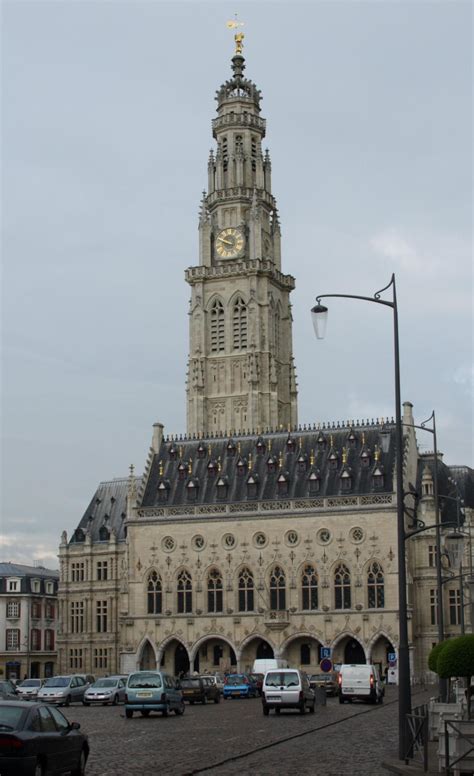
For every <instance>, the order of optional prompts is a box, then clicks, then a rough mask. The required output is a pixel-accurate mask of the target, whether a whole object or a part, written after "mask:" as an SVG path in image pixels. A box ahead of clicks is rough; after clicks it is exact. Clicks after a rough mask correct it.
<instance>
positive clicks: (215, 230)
mask: <svg viewBox="0 0 474 776" xmlns="http://www.w3.org/2000/svg"><path fill="white" fill-rule="evenodd" d="M244 68H245V60H244V57H243V56H242V54H241V53H240V51H239V52H238V53H236V54H235V56H234V57H233V59H232V70H233V76H232V77H231V78H230V79H229V80H228V81H226V83H225V84H223V85H222V86H221V87H220V89H219V90H218V92H217V95H216V100H217V117H216V118H215V119H214V120H213V122H212V133H213V137H214V139H215V140H216V143H217V148H216V150H215V152H214V151H212V150H211V152H210V156H209V163H208V193H207V194H206V192H203V198H202V201H201V209H200V214H199V266H197V267H190V268H189V269H187V270H186V280H187V282H188V283H189V285H190V286H191V301H190V311H189V316H190V319H189V361H188V380H187V428H188V434H200V433H206V434H221V433H236V432H239V431H246V430H252V429H255V430H257V429H262V430H263V429H265V428H267V427H270V428H276V427H278V426H280V425H282V426H284V427H285V428H286V427H287V426H289V425H291V426H294V425H295V424H296V422H297V406H296V404H297V388H296V379H295V368H294V363H293V347H292V318H291V307H290V300H289V295H290V291H292V290H293V288H294V287H295V284H294V278H293V277H292V276H291V275H283V274H282V272H281V234H280V224H279V219H278V212H277V207H276V201H275V198H274V197H273V195H272V186H271V162H270V156H269V153H268V150H266V151H265V155H263V153H262V140H263V138H264V137H265V125H266V122H265V119H263V118H262V117H261V116H260V99H261V95H260V91H259V90H258V89H257V87H256V86H255V84H254V83H252V81H249V80H248V79H247V78H245V77H244V75H243V72H244Z"/></svg>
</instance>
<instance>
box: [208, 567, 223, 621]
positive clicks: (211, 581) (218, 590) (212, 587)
mask: <svg viewBox="0 0 474 776" xmlns="http://www.w3.org/2000/svg"><path fill="white" fill-rule="evenodd" d="M222 610H223V592H222V576H221V574H220V572H219V571H217V570H216V569H214V570H213V571H211V572H210V573H209V576H208V578H207V611H208V612H222Z"/></svg>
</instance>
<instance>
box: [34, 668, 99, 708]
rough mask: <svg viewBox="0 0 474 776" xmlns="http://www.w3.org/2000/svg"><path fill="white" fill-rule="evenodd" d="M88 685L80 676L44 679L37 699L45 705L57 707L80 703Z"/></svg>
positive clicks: (72, 675)
mask: <svg viewBox="0 0 474 776" xmlns="http://www.w3.org/2000/svg"><path fill="white" fill-rule="evenodd" d="M88 687H89V685H88V684H87V682H86V681H85V679H84V678H83V677H82V676H77V675H76V674H71V675H69V676H52V677H51V679H46V681H45V683H44V685H43V686H42V688H41V690H39V692H38V696H37V699H38V700H39V701H44V702H46V703H57V704H58V706H69V704H70V703H80V702H81V701H82V699H83V697H84V693H85V691H86V690H87V688H88Z"/></svg>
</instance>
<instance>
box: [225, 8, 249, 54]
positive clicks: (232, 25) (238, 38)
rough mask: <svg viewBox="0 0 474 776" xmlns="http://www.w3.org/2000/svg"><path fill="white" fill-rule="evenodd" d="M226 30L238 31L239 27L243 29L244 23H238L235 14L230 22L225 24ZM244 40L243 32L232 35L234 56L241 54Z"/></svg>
mask: <svg viewBox="0 0 474 776" xmlns="http://www.w3.org/2000/svg"><path fill="white" fill-rule="evenodd" d="M226 26H227V29H229V30H238V29H239V27H243V26H244V23H243V22H239V21H238V19H237V14H234V18H233V19H230V21H228V22H227V24H226ZM244 38H245V35H244V33H243V32H240V31H239V32H236V33H235V35H234V41H235V52H234V54H242V51H243V48H244Z"/></svg>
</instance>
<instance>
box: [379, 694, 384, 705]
mask: <svg viewBox="0 0 474 776" xmlns="http://www.w3.org/2000/svg"><path fill="white" fill-rule="evenodd" d="M379 703H383V695H381V696H380V698H379Z"/></svg>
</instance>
